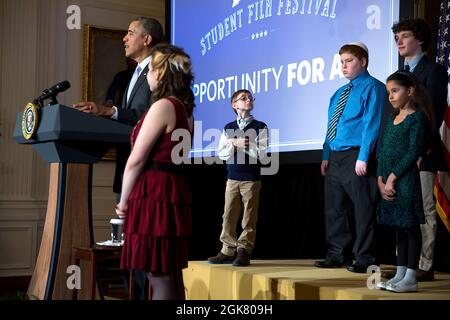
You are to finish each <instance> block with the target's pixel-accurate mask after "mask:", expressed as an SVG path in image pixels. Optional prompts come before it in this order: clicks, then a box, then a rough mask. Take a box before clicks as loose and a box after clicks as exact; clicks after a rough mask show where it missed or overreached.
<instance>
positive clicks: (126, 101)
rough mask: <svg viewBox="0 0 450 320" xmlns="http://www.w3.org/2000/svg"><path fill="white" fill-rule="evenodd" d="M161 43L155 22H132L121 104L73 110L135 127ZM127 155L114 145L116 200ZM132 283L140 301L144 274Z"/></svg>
mask: <svg viewBox="0 0 450 320" xmlns="http://www.w3.org/2000/svg"><path fill="white" fill-rule="evenodd" d="M162 40H163V28H162V26H161V24H160V23H159V22H158V21H157V20H156V19H153V18H147V17H140V18H137V19H136V20H134V21H132V22H131V23H130V26H129V27H128V33H127V35H126V36H125V37H124V38H123V43H124V47H125V56H126V57H127V58H130V59H133V60H134V61H136V63H137V66H136V69H135V71H134V73H133V76H132V77H131V80H130V82H129V84H128V86H127V89H126V90H125V93H124V94H123V98H122V104H121V105H120V106H119V107H117V106H110V105H101V104H97V103H95V102H92V101H87V102H80V103H77V104H75V105H73V107H74V108H76V109H78V110H80V111H83V112H87V113H91V114H95V115H98V116H102V117H106V118H111V119H114V120H117V121H119V122H121V123H125V124H128V125H130V126H135V125H136V123H137V122H138V120H139V119H140V118H141V116H142V114H143V113H144V112H145V111H147V110H148V108H149V107H150V105H151V92H150V88H149V86H148V82H147V71H148V64H149V63H150V59H151V57H150V53H151V48H152V47H153V46H154V45H156V44H158V43H160V42H161V41H162ZM129 155H130V145H129V144H124V145H118V146H117V153H116V170H115V175H114V185H113V191H114V192H115V193H116V194H117V199H120V192H121V189H122V176H123V171H124V169H125V164H126V162H127V159H128V156H129ZM136 280H137V288H138V292H137V294H138V295H139V296H140V297H141V298H142V296H143V294H144V287H145V282H146V275H145V272H137V273H136ZM139 288H140V290H139Z"/></svg>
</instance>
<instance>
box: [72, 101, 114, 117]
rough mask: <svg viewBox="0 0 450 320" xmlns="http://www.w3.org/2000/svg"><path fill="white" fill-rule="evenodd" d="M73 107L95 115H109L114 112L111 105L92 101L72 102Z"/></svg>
mask: <svg viewBox="0 0 450 320" xmlns="http://www.w3.org/2000/svg"><path fill="white" fill-rule="evenodd" d="M73 107H74V108H75V109H77V110H79V111H82V112H86V113H90V114H94V115H96V116H103V117H111V116H112V115H113V114H114V111H113V109H112V108H111V107H109V106H108V107H106V106H103V105H101V104H96V103H95V102H92V101H82V102H79V103H77V104H74V105H73Z"/></svg>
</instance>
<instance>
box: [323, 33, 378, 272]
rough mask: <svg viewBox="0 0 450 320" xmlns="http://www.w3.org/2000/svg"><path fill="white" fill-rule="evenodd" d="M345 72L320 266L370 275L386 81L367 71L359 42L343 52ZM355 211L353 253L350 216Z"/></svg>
mask: <svg viewBox="0 0 450 320" xmlns="http://www.w3.org/2000/svg"><path fill="white" fill-rule="evenodd" d="M339 54H340V56H341V63H342V67H341V69H342V73H343V74H344V76H345V77H346V78H347V79H348V80H350V82H349V83H348V84H346V85H344V86H342V87H341V88H339V89H338V90H337V91H336V92H335V94H334V95H333V96H332V97H331V100H330V105H329V110H328V130H327V134H326V138H325V143H324V145H323V156H322V159H323V160H322V164H321V173H322V175H323V176H325V229H326V240H327V255H326V259H325V260H323V261H316V263H315V266H316V267H319V268H335V267H342V266H346V267H347V270H349V271H351V272H357V273H366V270H367V267H369V266H370V265H372V264H374V263H375V256H374V249H375V210H376V205H377V200H378V190H377V182H376V178H375V169H376V166H375V157H374V153H375V147H376V142H377V137H378V133H379V129H380V124H381V117H382V111H383V108H384V106H385V103H386V97H387V94H386V88H385V85H384V84H383V83H382V82H380V81H378V80H377V79H375V78H374V77H372V76H371V75H370V74H369V72H368V71H367V66H368V63H369V51H368V49H367V47H366V46H365V45H364V44H363V43H360V42H353V43H350V44H346V45H344V46H343V47H341V49H340V50H339ZM350 215H354V218H355V225H356V239H355V243H354V246H353V253H354V255H355V258H356V262H355V263H354V264H352V263H353V261H352V258H351V253H350V252H348V251H347V249H348V247H349V245H350V243H351V242H352V232H351V230H350V229H349V220H348V219H349V217H350Z"/></svg>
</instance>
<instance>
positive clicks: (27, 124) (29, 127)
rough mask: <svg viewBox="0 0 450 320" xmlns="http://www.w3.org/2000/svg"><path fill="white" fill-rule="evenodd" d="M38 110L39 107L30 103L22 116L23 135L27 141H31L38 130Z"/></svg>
mask: <svg viewBox="0 0 450 320" xmlns="http://www.w3.org/2000/svg"><path fill="white" fill-rule="evenodd" d="M38 110H39V107H38V106H37V105H36V104H34V103H32V102H30V103H28V104H27V105H26V107H25V110H23V115H22V134H23V137H24V138H25V139H27V140H29V139H31V138H32V137H33V136H34V134H35V133H36V131H37V128H38V120H39V118H38Z"/></svg>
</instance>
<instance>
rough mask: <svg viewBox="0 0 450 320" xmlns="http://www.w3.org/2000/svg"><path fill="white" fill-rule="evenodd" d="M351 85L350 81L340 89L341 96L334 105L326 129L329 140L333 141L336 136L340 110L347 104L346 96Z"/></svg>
mask: <svg viewBox="0 0 450 320" xmlns="http://www.w3.org/2000/svg"><path fill="white" fill-rule="evenodd" d="M352 87H353V84H352V83H351V82H350V83H349V84H348V86H347V88H345V90H344V91H342V93H341V96H340V97H339V100H338V103H337V105H336V109H334V112H333V115H332V116H331V119H330V123H329V124H328V131H327V140H328V141H329V142H331V141H333V139H334V138H335V137H336V127H337V124H338V121H339V118H340V117H341V115H342V112H343V111H344V108H345V105H346V104H347V100H348V96H349V94H350V90H351V89H352Z"/></svg>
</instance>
